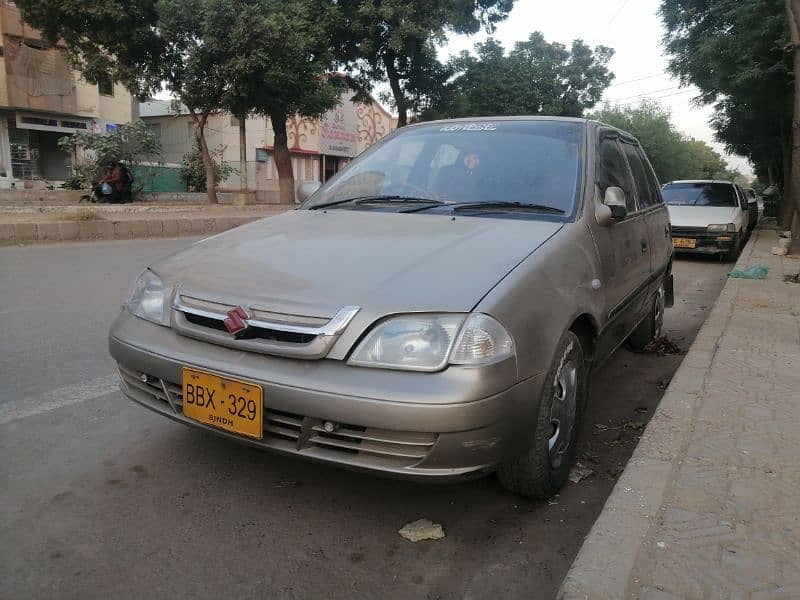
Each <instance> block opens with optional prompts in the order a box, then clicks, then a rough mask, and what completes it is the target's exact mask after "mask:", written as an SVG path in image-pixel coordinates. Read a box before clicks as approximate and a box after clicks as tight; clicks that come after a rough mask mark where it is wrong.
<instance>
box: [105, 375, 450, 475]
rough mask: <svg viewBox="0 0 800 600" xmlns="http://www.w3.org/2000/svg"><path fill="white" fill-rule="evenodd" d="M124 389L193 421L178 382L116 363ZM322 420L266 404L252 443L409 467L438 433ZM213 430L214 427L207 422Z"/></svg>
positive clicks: (341, 459) (367, 463)
mask: <svg viewBox="0 0 800 600" xmlns="http://www.w3.org/2000/svg"><path fill="white" fill-rule="evenodd" d="M117 369H118V371H119V375H120V378H121V385H122V388H123V391H125V392H126V393H127V394H128V395H129V396H131V397H132V398H134V399H136V400H137V401H138V402H140V403H141V404H145V405H146V406H148V407H150V408H152V409H154V410H156V411H158V412H161V413H164V414H167V415H170V416H172V417H173V418H175V419H177V420H179V421H183V422H185V423H190V424H195V425H197V423H196V422H195V421H192V420H191V419H189V418H188V417H185V416H184V415H183V392H182V389H181V386H180V385H178V384H175V383H171V382H169V381H166V380H163V379H159V378H157V377H154V376H147V382H146V383H145V382H144V381H142V377H143V376H144V375H145V374H144V373H140V372H138V371H134V370H132V369H128V368H126V367H123V366H122V365H117ZM323 424H324V420H323V419H320V418H316V417H309V416H302V415H296V414H292V413H287V412H283V411H277V410H274V409H272V408H270V407H267V406H265V407H264V438H263V439H262V440H259V441H257V442H255V443H257V444H258V445H261V446H264V447H271V448H275V449H279V450H283V451H286V452H290V453H292V454H297V455H301V456H302V455H303V454H307V455H310V456H317V457H321V458H327V459H329V460H333V461H339V462H343V463H347V464H361V465H363V466H372V467H378V466H391V467H400V468H403V467H413V466H415V465H417V464H418V463H419V462H420V461H422V460H423V459H424V458H425V457H426V456H427V455H428V453H429V452H430V451H431V450H432V449H433V447H434V445H435V444H436V441H437V439H438V437H439V436H438V434H436V433H425V432H412V431H393V430H387V429H377V428H369V427H362V426H359V425H352V424H344V423H340V424H337V428H336V429H335V430H334V431H331V432H328V431H326V430H325V428H324V425H323ZM210 429H212V430H213V428H210Z"/></svg>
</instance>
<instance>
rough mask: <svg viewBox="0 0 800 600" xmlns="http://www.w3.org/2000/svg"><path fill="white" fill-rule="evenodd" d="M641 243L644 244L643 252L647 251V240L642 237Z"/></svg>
mask: <svg viewBox="0 0 800 600" xmlns="http://www.w3.org/2000/svg"><path fill="white" fill-rule="evenodd" d="M640 243H641V244H642V254H644V253H645V252H647V240H645V239H642V240H640Z"/></svg>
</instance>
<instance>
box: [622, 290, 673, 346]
mask: <svg viewBox="0 0 800 600" xmlns="http://www.w3.org/2000/svg"><path fill="white" fill-rule="evenodd" d="M666 298H667V295H666V290H665V288H664V283H663V282H662V283H661V285H660V286H658V290H657V291H656V295H655V297H654V298H653V301H652V302H651V304H650V309H649V310H648V311H647V317H645V319H644V320H643V321H642V322H641V323H639V326H638V327H636V329H634V330H633V333H631V334H630V335H629V336H628V339H627V340H626V345H627V346H628V348H629V349H631V350H634V351H641V350H644V349H645V348H646V347H647V346H648V344H650V343H652V342H654V341H656V340H657V339H658V338H660V337H661V336H662V335H663V333H664V309H665V308H666V306H667V302H666Z"/></svg>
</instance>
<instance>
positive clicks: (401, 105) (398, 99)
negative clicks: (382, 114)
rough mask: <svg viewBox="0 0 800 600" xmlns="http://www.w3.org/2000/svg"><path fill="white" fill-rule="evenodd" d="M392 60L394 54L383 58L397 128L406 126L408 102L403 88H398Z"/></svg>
mask: <svg viewBox="0 0 800 600" xmlns="http://www.w3.org/2000/svg"><path fill="white" fill-rule="evenodd" d="M394 60H395V55H394V53H393V52H387V53H386V57H385V58H384V62H385V63H386V64H385V67H386V77H387V78H388V79H389V87H390V88H392V96H394V103H395V106H397V127H403V126H404V125H407V124H408V101H407V100H406V95H405V92H403V88H402V87H400V74H399V73H398V72H397V67H396V65H395V64H394Z"/></svg>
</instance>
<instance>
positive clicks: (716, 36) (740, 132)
mask: <svg viewBox="0 0 800 600" xmlns="http://www.w3.org/2000/svg"><path fill="white" fill-rule="evenodd" d="M795 4H796V1H795V0H748V1H747V2H742V1H741V0H662V2H661V8H660V13H661V17H662V21H663V23H664V26H665V28H666V34H665V36H664V45H665V48H666V51H667V54H668V55H669V57H670V64H669V69H670V71H671V72H672V73H673V74H674V75H676V76H677V77H679V78H680V80H681V82H682V83H684V84H687V85H688V84H693V85H695V86H697V87H698V88H699V89H700V92H701V93H700V97H699V98H698V101H699V102H701V103H704V104H713V105H714V106H715V109H716V112H717V115H716V117H715V118H714V119H713V120H712V126H713V127H714V128H715V131H716V135H717V138H718V139H719V140H720V141H721V142H723V143H725V144H726V145H727V146H728V148H729V149H730V150H734V151H736V152H740V153H743V154H744V155H745V156H748V157H749V158H750V159H751V160H752V161H753V163H754V164H755V167H756V171H757V172H759V173H761V174H764V173H772V174H773V177H774V178H775V179H776V180H783V182H784V183H783V188H784V192H785V193H788V194H790V195H791V196H795V193H794V191H793V190H791V188H792V186H791V185H790V182H791V179H792V178H793V175H792V173H793V172H794V171H796V170H795V169H793V168H792V167H793V165H794V164H795V159H793V158H792V157H793V155H794V154H796V153H798V152H800V144H798V145H795V146H794V148H795V149H794V150H793V143H792V136H793V128H792V126H791V123H792V118H793V114H794V109H793V102H794V101H795V93H794V90H793V80H795V81H796V78H795V77H794V64H793V60H794V61H795V62H796V61H797V57H796V56H794V54H796V52H797V50H796V46H794V51H793V52H787V51H786V50H787V48H790V49H791V48H793V46H791V44H790V37H789V27H788V25H787V23H789V22H790V19H788V18H787V15H791V14H793V13H792V12H791V11H790V10H789V7H790V6H793V5H795ZM798 42H800V39H799V40H798ZM795 133H798V132H797V130H796V128H795ZM798 141H800V138H798ZM797 159H798V160H800V156H798V157H797ZM798 177H800V174H798ZM794 187H795V188H800V181H798V185H797V186H794ZM786 197H788V196H786ZM798 202H800V190H798V194H797V196H796V199H795V202H794V203H791V202H786V203H785V206H784V209H793V208H794V206H800V204H798ZM782 213H783V219H782V221H783V222H784V224H785V225H788V223H789V218H790V215H791V210H783V211H782Z"/></svg>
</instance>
